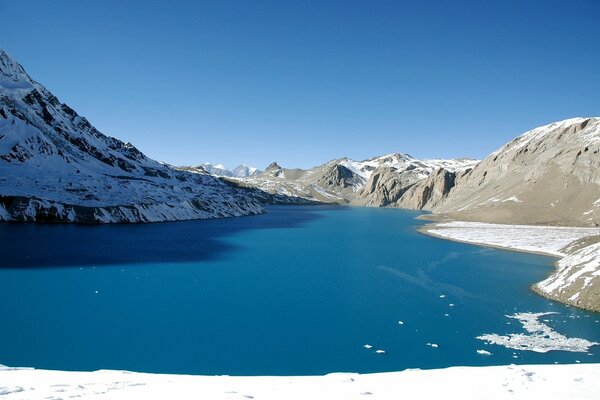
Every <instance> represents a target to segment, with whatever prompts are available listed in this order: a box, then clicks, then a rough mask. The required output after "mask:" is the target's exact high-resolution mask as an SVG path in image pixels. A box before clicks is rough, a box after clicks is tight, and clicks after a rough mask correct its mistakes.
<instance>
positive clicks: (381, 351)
mask: <svg viewBox="0 0 600 400" xmlns="http://www.w3.org/2000/svg"><path fill="white" fill-rule="evenodd" d="M375 353H377V354H385V350H375Z"/></svg>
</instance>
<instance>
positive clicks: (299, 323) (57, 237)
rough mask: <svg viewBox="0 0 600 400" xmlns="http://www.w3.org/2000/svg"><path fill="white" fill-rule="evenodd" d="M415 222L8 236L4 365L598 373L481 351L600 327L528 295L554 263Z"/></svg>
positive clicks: (304, 216) (386, 217) (278, 222)
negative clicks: (532, 331) (508, 338)
mask: <svg viewBox="0 0 600 400" xmlns="http://www.w3.org/2000/svg"><path fill="white" fill-rule="evenodd" d="M417 215H418V213H416V212H411V211H403V210H396V209H376V208H352V207H292V206H289V207H287V206H281V207H271V208H269V213H268V214H266V215H262V216H254V217H244V218H233V219H225V220H211V221H189V222H176V223H161V224H146V225H104V226H76V225H35V224H3V225H0V254H1V259H0V318H1V321H2V329H0V364H6V365H12V366H32V367H36V368H51V369H66V370H96V369H126V370H135V371H148V372H168V373H191V374H230V375H264V374H274V375H291V374H293V375H306V374H323V373H328V372H335V371H354V372H380V371H392V370H400V369H405V368H438V367H447V366H452V365H498V364H509V363H523V364H524V363H552V362H560V363H565V362H575V361H576V360H577V361H581V362H600V357H599V355H597V354H595V353H600V351H598V349H599V347H598V346H596V347H592V348H591V351H590V353H589V354H585V353H568V352H550V353H547V354H538V353H532V352H525V351H514V350H509V349H505V348H503V347H501V346H494V345H485V344H484V343H483V342H481V341H480V340H478V339H476V338H475V337H476V336H478V335H481V334H484V333H513V332H514V333H520V332H523V330H522V327H521V326H520V325H519V324H518V323H517V322H516V321H514V320H510V319H508V318H506V317H505V315H510V314H514V313H515V312H527V311H531V312H545V311H555V312H558V314H555V315H550V316H548V320H549V322H548V324H549V325H551V326H552V327H553V328H555V329H556V330H557V331H559V332H560V333H562V334H565V335H567V336H576V337H582V338H585V339H588V340H593V341H597V342H600V323H598V320H600V315H599V314H597V313H589V312H585V311H581V310H577V309H574V308H569V307H566V306H563V305H561V304H557V303H552V302H550V301H548V300H546V299H543V298H541V297H539V296H537V295H535V294H534V293H532V292H531V291H530V290H529V285H531V284H532V283H534V282H536V281H539V280H541V279H543V278H544V277H545V276H546V275H548V273H549V272H550V271H551V270H552V268H553V267H552V263H553V261H554V260H553V259H552V258H549V257H544V256H539V255H532V254H524V253H517V252H509V251H502V250H496V249H490V248H482V247H477V246H472V245H467V244H462V243H456V242H451V241H446V240H441V239H437V238H432V237H428V236H425V235H422V234H419V233H418V232H416V228H417V227H418V226H420V225H422V224H423V222H422V221H419V220H415V219H414V217H415V216H417ZM441 296H442V297H441ZM398 321H402V322H403V324H402V325H401V324H399V323H398ZM367 343H368V344H371V345H372V346H373V348H372V349H371V350H367V349H365V348H363V345H365V344H367ZM427 343H435V344H437V345H438V347H437V348H434V347H432V346H429V345H427ZM376 349H383V350H385V352H386V353H385V354H384V355H378V354H376V353H375V352H374V351H375V350H376ZM478 349H485V350H488V351H490V352H492V353H493V355H491V356H485V355H480V354H478V353H477V352H476V350H478Z"/></svg>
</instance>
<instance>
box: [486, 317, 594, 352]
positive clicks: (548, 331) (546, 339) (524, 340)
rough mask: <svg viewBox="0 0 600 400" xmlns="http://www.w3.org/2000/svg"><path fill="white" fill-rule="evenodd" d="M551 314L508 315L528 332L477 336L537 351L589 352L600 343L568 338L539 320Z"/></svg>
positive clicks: (515, 347) (505, 345) (509, 346)
mask: <svg viewBox="0 0 600 400" xmlns="http://www.w3.org/2000/svg"><path fill="white" fill-rule="evenodd" d="M551 314H556V313H554V312H543V313H517V314H514V315H507V317H508V318H512V319H516V320H518V321H519V322H521V324H523V328H524V329H525V331H526V332H527V333H511V334H508V335H499V334H485V335H481V336H477V339H480V340H483V341H486V342H488V343H490V344H496V345H500V346H504V347H507V348H509V349H515V350H528V351H534V352H537V353H547V352H549V351H553V350H560V351H571V352H579V353H587V352H588V351H589V349H590V347H592V346H595V345H598V344H600V343H596V342H590V341H588V340H586V339H580V338H568V337H566V336H564V335H562V334H560V333H558V332H556V331H554V330H553V329H552V328H551V327H550V326H548V325H546V324H544V323H543V322H540V321H539V319H540V317H543V316H545V315H551Z"/></svg>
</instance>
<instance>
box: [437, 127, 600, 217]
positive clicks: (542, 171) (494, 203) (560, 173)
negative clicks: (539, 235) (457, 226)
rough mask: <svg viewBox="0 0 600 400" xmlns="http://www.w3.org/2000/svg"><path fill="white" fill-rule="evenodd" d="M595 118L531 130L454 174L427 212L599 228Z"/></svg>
mask: <svg viewBox="0 0 600 400" xmlns="http://www.w3.org/2000/svg"><path fill="white" fill-rule="evenodd" d="M599 171H600V118H572V119H567V120H564V121H559V122H554V123H552V124H549V125H545V126H541V127H539V128H535V129H533V130H531V131H529V132H526V133H524V134H522V135H521V136H519V137H517V138H516V139H514V140H513V141H512V142H510V143H507V144H506V145H504V146H502V147H501V148H500V149H498V150H497V151H495V152H493V153H492V154H490V155H489V156H488V157H486V158H485V159H484V160H483V161H481V162H480V163H479V164H477V165H476V166H474V167H473V169H472V170H470V171H466V172H464V173H461V174H458V175H457V176H456V179H455V185H454V187H453V188H452V189H451V190H450V191H449V192H448V195H447V196H446V197H445V198H444V199H442V201H439V202H438V203H437V204H435V205H434V206H432V207H431V208H430V209H431V210H432V211H433V212H434V213H436V214H442V215H443V216H445V217H449V218H454V219H461V220H471V221H483V222H499V223H519V224H548V225H568V226H600V173H599Z"/></svg>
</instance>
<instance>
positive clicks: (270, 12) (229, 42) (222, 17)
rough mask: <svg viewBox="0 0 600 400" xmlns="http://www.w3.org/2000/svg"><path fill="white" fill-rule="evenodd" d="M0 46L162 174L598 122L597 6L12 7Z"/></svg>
mask: <svg viewBox="0 0 600 400" xmlns="http://www.w3.org/2000/svg"><path fill="white" fill-rule="evenodd" d="M0 15H2V19H1V20H2V23H1V24H0V47H2V48H4V49H5V50H6V51H7V52H8V53H9V54H11V55H12V56H13V57H14V58H16V59H17V60H18V61H19V62H21V63H22V64H23V66H24V67H25V68H26V69H27V71H28V72H29V73H30V75H31V76H32V77H33V78H34V79H36V80H38V81H39V82H41V83H42V84H44V85H45V86H46V87H47V88H49V89H50V90H51V91H52V92H53V93H54V94H55V95H57V96H58V97H59V99H60V100H61V101H63V102H66V103H67V104H69V105H70V106H71V107H73V108H74V109H75V110H77V111H78V112H79V113H80V114H82V115H84V116H86V117H87V118H88V119H89V120H90V121H91V122H92V124H94V125H95V126H96V127H97V128H98V129H100V130H101V131H102V132H104V133H106V134H108V135H111V136H115V137H117V138H119V139H122V140H125V141H131V142H132V143H134V144H135V145H136V146H137V147H138V148H139V149H140V150H142V151H144V152H145V153H146V154H147V155H149V156H151V157H153V158H156V159H158V160H162V161H166V162H169V163H172V164H177V165H181V164H185V165H189V164H198V163H201V162H204V161H210V162H213V163H217V162H222V163H224V164H225V165H227V166H229V167H234V166H235V165H237V164H238V163H241V162H244V163H247V164H250V165H254V166H257V167H259V168H264V167H265V166H266V165H267V164H268V163H269V162H271V161H274V160H276V161H278V162H279V163H280V164H282V165H284V166H287V167H310V166H314V165H317V164H321V163H323V162H325V161H328V160H330V159H333V158H338V157H342V156H349V157H351V158H355V159H364V158H368V157H371V156H374V155H381V154H386V153H392V152H405V153H409V154H411V155H413V156H415V157H419V158H434V157H444V158H451V157H461V156H468V157H474V158H481V157H484V156H485V155H487V154H488V153H490V152H491V151H493V150H495V149H496V148H497V147H499V146H500V145H502V144H504V143H505V142H508V141H510V140H512V139H513V138H514V137H515V136H517V135H518V134H520V133H522V132H524V131H525V130H528V129H531V128H533V127H535V126H538V125H541V124H546V123H549V122H552V121H555V120H560V119H565V118H570V117H575V116H595V115H600V1H596V0H589V1H584V0H568V1H567V0H564V1H553V0H542V1H525V0H517V1H510V0H500V1H458V0H457V1H417V0H415V1H410V2H407V1H399V0H398V1H374V0H364V1H351V0H343V1H326V0H318V1H301V0H294V1H292V0H290V1H284V0H282V1H249V0H245V1H244V0H243V1H225V0H220V1H212V2H199V1H198V2H194V1H187V2H186V1H150V0H145V1H130V0H128V1H123V0H119V1H112V0H110V1H109V0H103V1H94V2H91V1H80V0H75V1H71V0H69V1H67V0H57V1H47V0H38V1H32V0H29V1H7V0H0Z"/></svg>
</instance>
